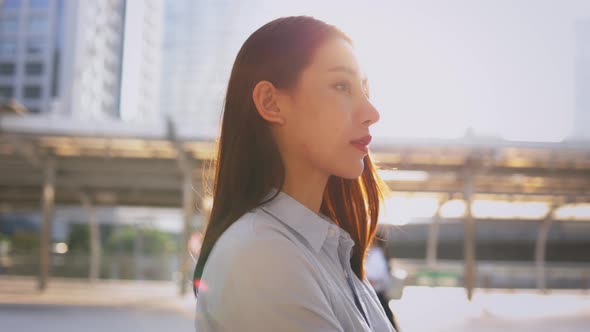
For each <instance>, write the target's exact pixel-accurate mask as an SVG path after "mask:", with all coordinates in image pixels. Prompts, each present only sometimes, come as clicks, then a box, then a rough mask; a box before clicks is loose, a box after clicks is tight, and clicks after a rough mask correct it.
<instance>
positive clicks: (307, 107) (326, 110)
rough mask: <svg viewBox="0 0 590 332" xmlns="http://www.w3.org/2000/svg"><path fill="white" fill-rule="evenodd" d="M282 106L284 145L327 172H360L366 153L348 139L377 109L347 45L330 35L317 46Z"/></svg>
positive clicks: (365, 129) (365, 128)
mask: <svg viewBox="0 0 590 332" xmlns="http://www.w3.org/2000/svg"><path fill="white" fill-rule="evenodd" d="M283 104H284V103H283ZM287 105H288V108H289V110H288V113H287V117H288V118H287V121H286V123H285V126H284V127H283V128H282V131H283V132H282V133H281V136H283V139H284V140H283V141H287V142H289V143H288V144H287V146H283V147H284V148H285V149H286V150H289V152H290V153H291V154H295V155H296V156H295V158H297V160H305V161H307V162H309V163H310V164H311V165H312V167H314V168H317V169H319V170H320V171H323V172H325V173H326V174H328V175H335V176H339V177H343V178H347V179H354V178H357V177H359V176H360V175H361V174H362V171H363V168H364V163H363V158H364V157H365V155H366V154H367V152H366V151H363V150H362V146H361V147H360V148H359V146H358V145H355V144H353V143H351V142H352V141H354V140H358V139H360V138H363V137H366V136H368V135H370V131H369V127H370V126H371V125H372V124H374V123H375V122H377V121H378V120H379V113H378V112H377V110H376V109H375V108H374V107H373V105H372V104H371V103H370V101H369V99H368V87H367V81H366V78H365V77H363V73H362V71H361V68H360V66H359V61H358V59H357V57H356V55H355V52H354V49H353V48H352V47H351V46H350V44H348V43H347V42H346V41H345V40H343V39H333V40H330V41H327V42H325V43H324V44H323V45H322V46H320V48H318V49H317V50H316V52H315V53H314V56H313V58H312V61H311V63H310V65H308V67H307V68H306V69H305V70H304V71H303V72H302V73H301V76H300V77H299V81H298V83H297V86H296V87H295V89H294V91H292V92H291V93H290V98H289V102H288V103H287ZM283 145H285V144H283Z"/></svg>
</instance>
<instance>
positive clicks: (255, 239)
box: [203, 209, 304, 280]
mask: <svg viewBox="0 0 590 332" xmlns="http://www.w3.org/2000/svg"><path fill="white" fill-rule="evenodd" d="M303 256H304V255H303V253H302V251H301V248H299V247H298V246H297V245H296V244H295V241H293V239H292V237H291V236H290V234H289V233H288V231H286V230H285V229H284V228H283V227H281V226H280V225H278V224H276V223H275V222H274V221H273V220H271V219H270V218H269V217H267V216H266V215H265V214H264V213H261V212H260V210H259V209H253V210H252V211H250V212H248V213H245V214H244V215H243V216H242V217H240V218H239V219H238V220H236V221H235V222H234V223H233V224H232V225H231V226H230V227H229V228H228V229H227V230H226V231H225V232H224V233H223V234H222V235H221V236H220V237H219V239H218V240H217V242H216V243H215V245H214V247H213V249H212V250H211V254H210V255H209V257H208V259H207V263H206V265H205V269H204V271H203V279H204V280H206V279H207V276H208V275H209V276H212V277H213V278H215V279H217V278H219V276H226V275H230V274H231V273H232V271H235V270H239V269H240V267H244V266H249V267H253V266H256V265H258V264H259V262H267V263H270V262H272V263H273V264H275V265H274V266H273V269H275V270H276V267H277V264H287V263H288V262H293V261H294V260H297V259H298V257H299V258H300V259H303ZM264 268H270V265H268V264H264V265H262V266H260V269H264ZM261 272H262V271H261Z"/></svg>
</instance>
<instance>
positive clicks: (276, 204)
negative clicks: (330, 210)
mask: <svg viewBox="0 0 590 332" xmlns="http://www.w3.org/2000/svg"><path fill="white" fill-rule="evenodd" d="M276 192H277V189H276V188H272V189H271V191H270V193H268V194H267V196H266V197H265V198H264V199H263V201H265V200H267V199H268V198H270V197H272V196H274V194H275V193H276ZM260 207H261V208H263V209H264V210H266V211H267V212H269V213H271V214H272V215H273V216H274V217H276V218H279V219H280V220H281V221H282V222H284V223H285V224H287V226H289V227H291V228H293V229H294V230H295V231H296V232H297V233H299V234H300V235H301V236H302V237H303V238H304V239H305V240H307V241H308V242H309V244H310V245H311V247H312V248H313V249H314V250H315V252H316V253H317V252H319V251H320V249H321V248H322V245H323V244H324V241H325V240H326V236H327V235H328V230H329V228H330V227H333V226H331V225H332V224H333V225H336V224H334V223H333V222H332V221H331V220H330V218H328V217H327V216H326V215H324V214H323V213H320V215H317V214H316V213H315V212H313V211H311V210H310V209H308V208H307V207H306V206H305V205H303V204H301V203H299V201H297V200H296V199H294V198H293V197H291V196H289V194H287V193H285V192H283V191H279V193H278V195H277V197H275V198H274V199H273V200H272V201H270V202H267V203H265V204H263V205H261V206H260Z"/></svg>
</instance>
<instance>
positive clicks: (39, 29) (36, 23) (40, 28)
mask: <svg viewBox="0 0 590 332" xmlns="http://www.w3.org/2000/svg"><path fill="white" fill-rule="evenodd" d="M47 23H48V20H47V16H39V15H35V16H31V17H29V30H28V32H29V33H45V32H47V28H48V24H47Z"/></svg>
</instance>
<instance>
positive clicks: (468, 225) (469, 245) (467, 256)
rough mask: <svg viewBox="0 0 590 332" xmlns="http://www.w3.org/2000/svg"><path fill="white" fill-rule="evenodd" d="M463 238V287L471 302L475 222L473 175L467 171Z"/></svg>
mask: <svg viewBox="0 0 590 332" xmlns="http://www.w3.org/2000/svg"><path fill="white" fill-rule="evenodd" d="M464 196H465V224H464V228H465V237H464V243H463V259H464V264H465V268H464V273H463V279H464V285H465V290H466V292H467V298H468V299H469V300H470V301H471V299H472V298H473V290H474V288H475V281H476V280H477V272H476V257H475V220H474V219H473V216H472V214H471V202H472V196H473V174H472V173H471V172H470V171H467V172H466V174H465V188H464Z"/></svg>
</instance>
